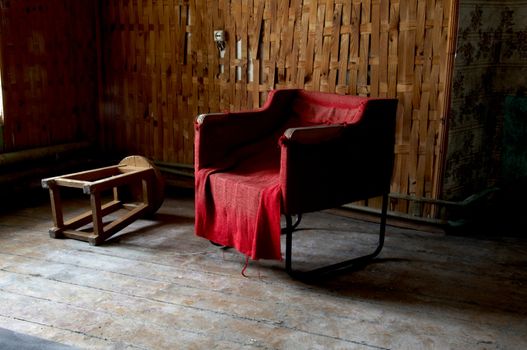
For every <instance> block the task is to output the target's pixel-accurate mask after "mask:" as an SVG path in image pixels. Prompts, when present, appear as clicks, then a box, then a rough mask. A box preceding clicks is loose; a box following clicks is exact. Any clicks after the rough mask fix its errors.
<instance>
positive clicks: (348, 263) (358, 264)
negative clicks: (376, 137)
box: [283, 193, 388, 279]
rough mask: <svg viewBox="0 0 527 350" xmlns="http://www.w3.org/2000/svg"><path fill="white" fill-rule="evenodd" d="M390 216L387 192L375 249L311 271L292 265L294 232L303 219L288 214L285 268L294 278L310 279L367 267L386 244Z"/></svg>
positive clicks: (383, 197)
mask: <svg viewBox="0 0 527 350" xmlns="http://www.w3.org/2000/svg"><path fill="white" fill-rule="evenodd" d="M387 216H388V194H387V193H385V194H383V196H382V209H381V217H380V219H381V222H380V229H379V241H378V243H377V247H376V248H375V250H374V251H373V252H372V253H370V254H366V255H363V256H360V257H356V258H353V259H349V260H345V261H341V262H338V263H335V264H330V265H327V266H323V267H319V268H316V269H313V270H310V271H296V270H293V267H292V246H293V232H294V231H295V229H296V228H297V226H298V225H299V224H300V220H301V219H302V216H301V215H298V217H297V220H296V221H295V222H294V223H293V219H292V216H291V215H288V214H286V215H285V219H286V227H285V228H284V229H283V231H284V233H285V235H286V248H285V270H286V272H287V273H288V274H289V275H290V276H291V277H293V278H298V279H308V278H313V277H319V276H323V275H328V274H334V273H337V272H342V271H345V270H350V269H355V268H356V269H359V268H363V267H365V266H366V265H367V264H368V263H369V262H370V261H371V260H372V259H373V258H375V257H376V256H377V255H379V253H380V252H381V250H382V248H383V246H384V237H385V233H386V219H387Z"/></svg>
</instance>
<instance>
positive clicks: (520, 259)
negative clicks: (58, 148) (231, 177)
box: [0, 195, 527, 349]
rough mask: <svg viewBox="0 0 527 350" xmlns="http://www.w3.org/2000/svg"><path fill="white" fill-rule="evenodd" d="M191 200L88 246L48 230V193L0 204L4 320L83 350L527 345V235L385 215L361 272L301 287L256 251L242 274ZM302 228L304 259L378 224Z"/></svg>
mask: <svg viewBox="0 0 527 350" xmlns="http://www.w3.org/2000/svg"><path fill="white" fill-rule="evenodd" d="M86 205H87V202H85V201H84V200H82V199H75V198H72V199H69V200H68V201H67V208H69V213H70V215H74V214H76V213H80V212H81V211H83V208H84V207H85V206H86ZM193 205H194V203H193V200H192V197H191V196H184V195H181V196H178V197H171V198H167V199H166V200H165V203H164V204H163V206H162V207H161V209H160V210H159V211H158V213H157V214H156V215H155V216H154V217H152V218H151V219H141V220H138V221H136V222H134V223H133V224H132V225H130V226H128V227H127V228H125V229H124V230H123V231H121V232H120V234H119V236H118V237H116V238H115V239H112V240H111V241H110V242H108V243H106V244H104V245H101V246H97V247H93V246H90V245H89V244H87V243H85V242H81V241H76V240H71V239H52V238H49V236H48V233H47V232H48V229H49V228H50V226H51V214H50V209H49V203H47V202H42V203H37V204H34V205H32V206H29V207H26V208H22V209H17V210H11V211H4V212H2V213H0V327H2V328H6V329H9V330H12V331H16V332H20V333H25V334H28V335H32V336H37V337H40V338H43V339H47V340H51V341H55V342H59V343H62V344H66V345H72V346H75V347H78V348H85V349H212V348H218V349H237V348H244V349H252V348H254V349H525V348H527V288H526V283H527V270H526V267H527V242H526V241H525V239H521V238H518V237H516V238H505V237H501V238H493V239H490V238H486V239H483V238H479V239H475V238H468V237H459V236H457V237H452V236H446V235H440V234H432V233H427V232H420V231H415V230H409V229H401V228H396V227H391V226H389V227H388V230H387V239H386V245H385V248H384V250H383V251H382V253H381V255H380V257H379V258H378V259H377V260H376V261H375V263H373V264H371V265H369V266H368V267H367V268H365V269H363V270H361V271H356V272H350V273H346V274H343V275H341V276H337V277H334V278H331V279H327V280H324V281H319V282H312V283H309V284H307V283H303V282H299V281H295V280H292V279H291V278H290V277H289V276H288V275H287V274H286V273H285V272H284V270H283V263H282V262H275V261H260V262H254V261H251V262H250V263H249V266H248V269H247V275H248V277H247V278H246V277H243V276H242V275H241V269H242V267H243V264H244V262H245V260H244V257H243V256H241V255H240V254H238V253H236V252H235V251H233V250H221V249H219V248H217V247H215V246H213V245H211V244H210V243H209V242H207V241H206V240H203V239H201V238H198V237H196V236H195V235H194V234H193V220H194V213H193ZM301 227H302V228H304V229H303V230H300V231H298V232H296V233H295V234H294V242H295V246H294V254H295V263H297V266H300V267H307V266H314V265H318V264H324V263H327V262H329V261H330V260H329V259H334V260H335V261H338V260H341V259H345V258H347V257H349V254H360V253H365V252H367V251H368V250H369V249H371V247H372V246H373V244H374V242H375V239H376V232H377V225H376V224H373V223H368V222H363V221H358V220H355V219H351V218H347V217H342V216H336V215H334V214H332V213H328V212H323V213H314V214H308V215H306V216H305V218H304V220H303V222H302V225H301ZM328 258H329V259H328Z"/></svg>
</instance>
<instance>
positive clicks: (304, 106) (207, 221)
mask: <svg viewBox="0 0 527 350" xmlns="http://www.w3.org/2000/svg"><path fill="white" fill-rule="evenodd" d="M396 108H397V100H395V99H372V98H367V97H359V96H342V95H336V94H329V93H321V92H308V91H304V90H299V89H290V90H274V91H271V92H270V93H269V96H268V99H267V101H266V103H265V105H264V106H263V107H262V108H260V109H258V110H254V111H247V112H234V113H214V114H203V115H200V116H199V117H198V118H197V120H196V123H195V127H196V137H195V176H196V180H195V181H196V219H195V220H196V222H195V228H196V234H197V235H198V236H201V237H204V238H206V239H209V240H210V241H211V242H213V243H216V244H219V245H223V246H228V247H234V248H236V249H237V250H238V251H240V252H242V253H243V254H245V255H247V256H248V257H250V258H252V259H260V258H262V259H282V254H281V248H280V234H281V231H282V229H281V227H280V217H281V215H285V218H286V227H285V229H284V230H285V233H286V249H285V267H286V271H287V272H288V273H289V274H290V275H295V274H296V272H295V271H294V270H293V268H292V233H293V231H294V229H295V227H296V226H297V225H298V223H299V221H300V218H301V215H302V214H303V213H307V212H313V211H318V210H322V209H328V208H334V207H337V206H340V205H342V204H345V203H349V202H353V201H357V200H362V199H367V198H371V197H376V196H383V204H382V215H381V225H380V233H379V242H378V245H377V247H376V249H375V250H374V251H373V252H372V253H371V254H368V255H365V256H362V257H359V258H354V259H351V260H348V261H344V262H340V263H337V264H333V265H330V266H326V267H322V268H319V269H316V270H314V271H312V272H313V273H323V272H329V271H333V270H336V269H337V270H338V269H341V268H345V267H348V266H350V265H355V264H357V263H361V264H363V263H366V262H367V261H369V260H370V259H372V258H373V257H375V256H376V255H378V254H379V252H380V251H381V249H382V246H383V244H384V233H385V225H386V212H387V194H388V192H389V187H390V179H391V174H392V168H393V154H394V152H393V147H394V137H395V136H394V135H395V115H396ZM294 215H297V216H298V219H297V222H296V223H294V224H293V220H292V216H294Z"/></svg>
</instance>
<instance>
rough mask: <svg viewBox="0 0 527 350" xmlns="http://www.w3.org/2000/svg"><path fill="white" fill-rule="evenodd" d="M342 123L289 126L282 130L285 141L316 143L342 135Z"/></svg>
mask: <svg viewBox="0 0 527 350" xmlns="http://www.w3.org/2000/svg"><path fill="white" fill-rule="evenodd" d="M344 128H345V126H344V125H316V126H306V127H299V128H289V129H287V130H286V131H285V132H284V138H285V140H287V141H286V142H295V143H300V144H318V143H322V142H327V141H330V140H335V139H337V138H339V137H341V136H342V132H343V130H344Z"/></svg>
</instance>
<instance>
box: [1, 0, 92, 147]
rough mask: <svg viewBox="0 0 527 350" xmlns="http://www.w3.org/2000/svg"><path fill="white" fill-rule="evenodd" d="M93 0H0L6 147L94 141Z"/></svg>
mask: <svg viewBox="0 0 527 350" xmlns="http://www.w3.org/2000/svg"><path fill="white" fill-rule="evenodd" d="M95 10H96V1H70V0H46V1H39V0H18V1H14V0H12V1H8V0H2V1H0V18H1V21H0V67H1V69H2V71H1V74H2V90H3V96H4V112H5V125H4V150H5V151H15V150H20V149H26V148H33V147H39V146H48V145H54V144H59V143H65V142H74V141H80V140H94V136H95V130H96V129H95V123H96V121H97V118H96V116H97V76H98V74H97V42H96V11H95Z"/></svg>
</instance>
